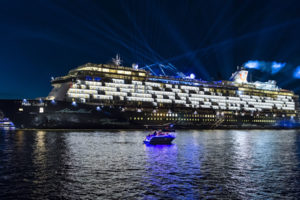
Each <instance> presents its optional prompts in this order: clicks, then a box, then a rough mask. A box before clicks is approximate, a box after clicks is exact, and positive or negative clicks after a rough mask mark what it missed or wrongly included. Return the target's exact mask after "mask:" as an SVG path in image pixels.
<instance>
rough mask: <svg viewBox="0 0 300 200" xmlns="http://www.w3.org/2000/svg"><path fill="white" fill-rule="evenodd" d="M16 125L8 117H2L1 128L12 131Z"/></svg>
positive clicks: (0, 120)
mask: <svg viewBox="0 0 300 200" xmlns="http://www.w3.org/2000/svg"><path fill="white" fill-rule="evenodd" d="M15 129H16V127H15V125H14V123H13V122H11V121H10V120H9V119H8V118H0V130H4V131H11V130H15Z"/></svg>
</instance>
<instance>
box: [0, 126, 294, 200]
mask: <svg viewBox="0 0 300 200" xmlns="http://www.w3.org/2000/svg"><path fill="white" fill-rule="evenodd" d="M146 134H147V132H143V131H119V132H118V131H115V132H111V131H93V132H77V131H69V132H63V131H17V132H15V133H1V134H0V199H22V198H26V199H28V198H29V199H216V198H219V199H297V198H300V132H299V131H298V132H297V131H294V130H288V131H276V130H263V131H261V130H260V131H220V130H218V131H179V132H178V133H177V138H176V140H175V141H174V144H173V145H169V146H145V145H144V144H142V140H143V138H144V136H145V135H146Z"/></svg>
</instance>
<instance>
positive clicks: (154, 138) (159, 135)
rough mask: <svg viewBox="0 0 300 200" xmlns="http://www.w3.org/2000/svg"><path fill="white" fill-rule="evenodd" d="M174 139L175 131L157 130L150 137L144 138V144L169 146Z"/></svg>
mask: <svg viewBox="0 0 300 200" xmlns="http://www.w3.org/2000/svg"><path fill="white" fill-rule="evenodd" d="M175 138H176V136H175V130H159V131H154V133H153V134H152V135H148V136H146V138H145V139H144V143H145V144H171V143H172V141H173V140H174V139H175Z"/></svg>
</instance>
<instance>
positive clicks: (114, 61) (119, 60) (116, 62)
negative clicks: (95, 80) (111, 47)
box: [112, 54, 122, 66]
mask: <svg viewBox="0 0 300 200" xmlns="http://www.w3.org/2000/svg"><path fill="white" fill-rule="evenodd" d="M112 61H113V63H114V64H115V65H117V66H120V65H121V63H122V60H121V58H120V55H119V54H117V55H116V58H113V59H112Z"/></svg>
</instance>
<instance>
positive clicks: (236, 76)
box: [230, 68, 248, 83]
mask: <svg viewBox="0 0 300 200" xmlns="http://www.w3.org/2000/svg"><path fill="white" fill-rule="evenodd" d="M247 76H248V71H247V70H245V68H240V69H238V70H237V71H236V72H235V73H233V74H232V76H231V77H230V81H234V82H237V83H247V82H248V81H247Z"/></svg>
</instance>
